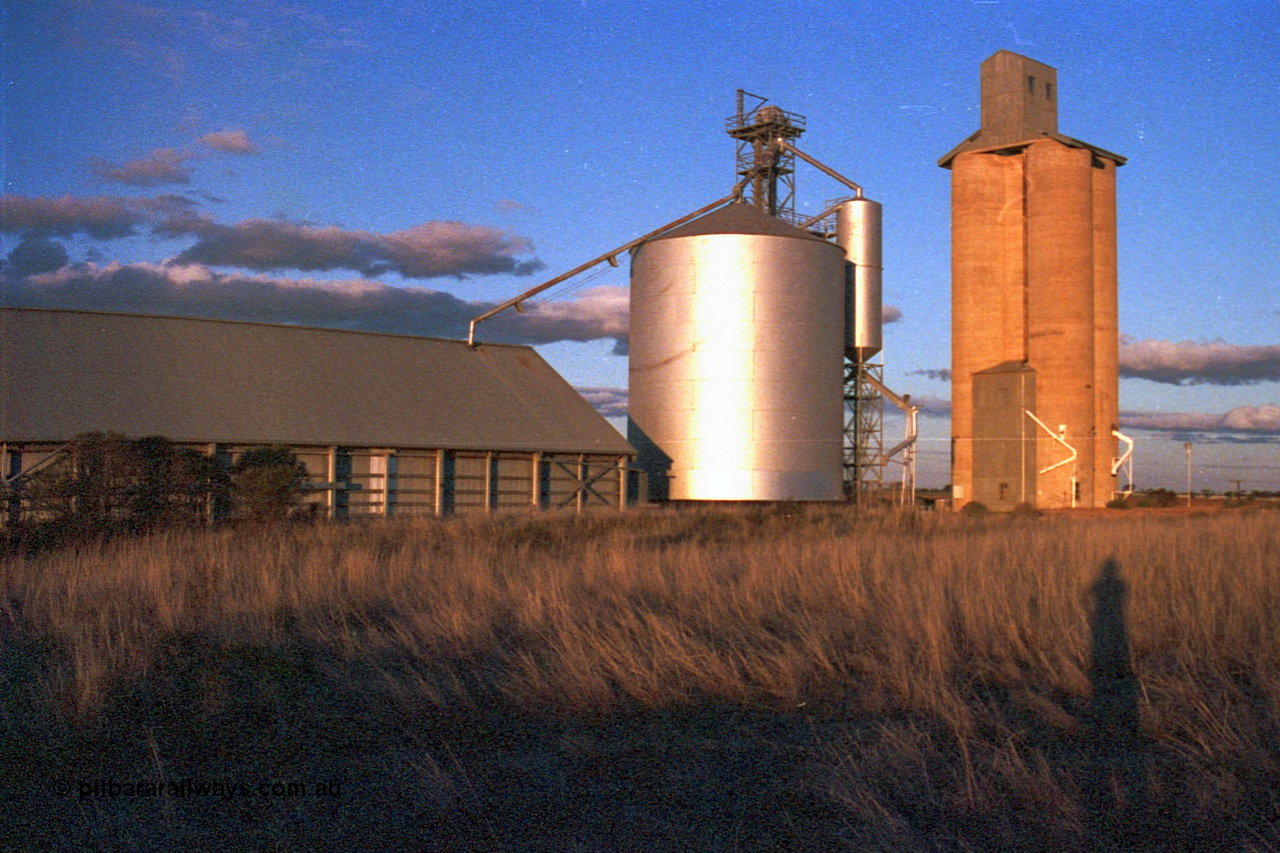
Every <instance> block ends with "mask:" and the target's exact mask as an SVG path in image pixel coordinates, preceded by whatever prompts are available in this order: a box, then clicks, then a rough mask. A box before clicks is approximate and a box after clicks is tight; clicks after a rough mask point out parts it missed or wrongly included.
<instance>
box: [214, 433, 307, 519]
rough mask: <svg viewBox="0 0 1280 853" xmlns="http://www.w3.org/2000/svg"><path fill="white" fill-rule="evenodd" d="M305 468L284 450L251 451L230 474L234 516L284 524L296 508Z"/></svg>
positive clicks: (304, 478)
mask: <svg viewBox="0 0 1280 853" xmlns="http://www.w3.org/2000/svg"><path fill="white" fill-rule="evenodd" d="M306 479H307V468H306V466H305V465H303V464H302V463H301V462H299V461H298V457H297V456H296V455H295V454H294V452H293V451H292V450H290V449H289V448H287V447H254V448H250V449H249V450H246V451H245V452H244V453H243V454H241V456H240V459H239V460H237V462H236V464H235V466H234V467H233V468H232V471H231V482H232V487H233V490H234V500H235V504H236V508H237V514H238V515H240V516H242V517H244V518H248V519H251V520H254V521H283V520H284V519H286V518H288V517H289V515H290V513H292V512H293V510H294V508H296V507H297V505H298V501H299V497H300V496H301V494H302V485H303V483H305V482H306Z"/></svg>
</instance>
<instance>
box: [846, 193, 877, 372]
mask: <svg viewBox="0 0 1280 853" xmlns="http://www.w3.org/2000/svg"><path fill="white" fill-rule="evenodd" d="M880 219H881V216H880V203H879V202H875V201H871V200H870V199H866V198H853V199H849V200H848V201H846V202H843V203H842V204H841V205H840V206H839V207H837V208H836V242H837V243H839V244H840V246H841V247H843V248H844V251H845V259H846V260H847V261H848V262H849V265H848V267H847V268H846V270H847V274H846V276H845V303H844V304H845V343H844V347H845V353H846V354H847V355H848V357H849V360H850V361H853V362H855V363H860V362H865V361H867V360H868V359H870V358H871V357H872V356H874V355H875V354H876V353H878V352H880V350H881V348H882V347H883V341H882V338H881V328H882V326H883V317H882V309H881V295H880V294H881V277H882V274H883V262H882V261H881V248H880Z"/></svg>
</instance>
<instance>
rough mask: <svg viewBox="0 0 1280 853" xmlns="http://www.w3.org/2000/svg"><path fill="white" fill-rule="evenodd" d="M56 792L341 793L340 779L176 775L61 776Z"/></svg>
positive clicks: (83, 795) (92, 795)
mask: <svg viewBox="0 0 1280 853" xmlns="http://www.w3.org/2000/svg"><path fill="white" fill-rule="evenodd" d="M53 792H54V794H56V795H58V796H60V797H66V796H70V795H71V794H76V795H77V797H78V798H79V799H81V800H90V799H100V798H111V797H154V798H161V797H173V798H184V797H213V798H218V799H223V800H231V799H235V798H237V797H257V798H271V797H340V796H342V783H341V782H311V783H307V782H280V781H266V782H258V783H256V784H255V783H251V782H241V781H238V780H234V779H232V780H220V781H209V780H205V779H189V778H188V779H173V780H169V781H163V782H158V781H154V780H141V779H135V780H129V781H123V782H122V781H120V780H118V779H116V778H114V777H108V778H105V779H80V780H76V781H67V780H58V781H55V782H54V783H53Z"/></svg>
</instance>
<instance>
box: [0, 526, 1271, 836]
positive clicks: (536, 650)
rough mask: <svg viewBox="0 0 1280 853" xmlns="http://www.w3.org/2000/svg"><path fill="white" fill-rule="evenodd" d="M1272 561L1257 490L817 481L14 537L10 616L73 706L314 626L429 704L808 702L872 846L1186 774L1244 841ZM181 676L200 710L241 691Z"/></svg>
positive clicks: (661, 706) (1152, 792)
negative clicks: (663, 500) (778, 491)
mask: <svg viewBox="0 0 1280 853" xmlns="http://www.w3.org/2000/svg"><path fill="white" fill-rule="evenodd" d="M1278 555H1280V523H1278V519H1277V517H1276V515H1275V514H1273V513H1256V514H1246V513H1218V514H1214V515H1212V516H1187V515H1184V514H1159V513H1152V514H1148V515H1143V516H1137V517H1134V516H1132V515H1128V514H1126V515H1125V516H1124V517H1115V518H1113V517H1089V518H1077V517H1072V516H1070V515H1054V516H1049V517H1044V518H1012V517H988V518H982V519H968V518H961V517H957V516H944V515H935V516H922V515H915V514H863V515H859V514H856V513H854V512H852V511H849V510H847V509H844V508H827V507H817V506H810V507H791V508H779V507H774V508H754V509H752V508H740V509H708V510H702V511H696V512H695V511H682V512H674V511H659V510H655V511H646V512H637V513H630V514H619V515H612V514H600V515H584V516H577V517H574V516H509V517H495V518H482V519H457V520H447V521H437V520H419V521H387V522H381V523H372V524H351V525H345V526H325V525H321V526H316V527H306V526H296V527H284V528H228V529H223V530H216V531H204V532H169V533H163V534H158V535H155V536H152V537H150V538H147V539H142V540H134V541H116V542H112V543H108V544H103V545H97V546H86V547H82V548H79V549H77V550H74V551H63V552H57V553H47V554H44V555H41V556H38V557H34V558H30V559H24V558H21V557H14V558H10V559H8V560H6V561H5V562H4V563H3V564H2V569H0V570H2V572H3V574H2V575H0V582H2V583H3V588H4V590H5V593H6V595H5V602H6V603H5V605H4V606H5V607H7V609H8V616H9V623H10V626H11V627H10V629H9V630H10V631H11V632H12V633H13V634H14V636H19V637H23V638H27V639H28V640H30V641H31V642H33V643H36V642H38V643H43V644H45V645H44V646H42V648H47V649H49V650H50V651H49V652H48V657H47V668H46V672H45V673H44V674H42V675H41V676H40V677H39V679H38V681H39V685H38V689H37V690H36V694H38V696H39V697H40V698H39V701H40V702H42V703H44V705H43V707H45V708H47V709H48V711H47V713H49V714H52V715H57V718H58V719H60V720H62V721H64V722H65V723H66V724H69V725H85V724H87V723H86V721H91V720H93V719H94V718H95V715H97V714H99V713H100V712H101V709H102V708H103V707H104V706H105V705H107V704H108V703H109V702H110V700H111V697H112V696H114V695H117V694H118V693H119V692H120V691H121V690H126V689H130V687H129V686H130V685H136V684H139V683H147V682H148V680H149V679H151V680H154V679H155V678H158V677H159V675H158V673H161V672H162V671H164V670H165V668H166V667H169V666H171V664H172V661H173V659H174V656H175V655H181V654H184V653H186V651H184V650H190V649H192V648H195V647H199V648H206V649H208V648H213V649H222V650H228V649H231V650H235V649H239V650H243V649H252V648H260V649H264V648H265V649H275V650H278V651H279V650H283V651H282V652H281V653H282V654H285V655H289V654H293V653H294V652H293V651H290V650H305V654H306V655H307V656H308V657H307V659H308V661H311V663H309V664H308V666H314V667H318V668H319V669H320V670H322V672H323V675H324V678H326V679H329V680H330V681H331V682H332V683H342V684H346V685H354V686H355V688H357V689H359V690H362V691H366V692H367V693H370V694H373V695H376V696H380V697H384V699H385V700H386V701H387V702H388V703H390V704H391V705H392V706H394V707H396V708H400V709H402V710H403V711H404V712H405V713H407V714H410V715H429V716H430V717H431V718H438V719H448V718H461V717H474V716H475V715H487V716H490V717H493V716H497V717H502V716H503V715H508V716H520V715H525V716H527V715H531V714H532V715H537V716H538V717H539V718H543V719H548V720H582V719H600V718H610V717H614V716H617V715H619V714H621V715H623V716H627V715H630V716H634V715H636V714H640V715H643V714H646V713H662V714H671V713H680V712H682V711H689V710H691V709H698V708H708V707H732V708H739V709H744V710H747V711H750V712H752V713H765V714H773V715H784V716H787V718H792V717H794V716H795V715H801V716H802V717H803V718H804V719H805V720H808V721H809V722H808V723H807V725H809V726H810V727H811V730H812V732H813V738H812V739H811V740H810V742H809V746H808V747H806V748H807V749H808V750H810V752H809V753H808V754H809V755H810V759H811V760H812V762H813V767H814V768H816V769H815V770H814V771H813V772H814V775H813V777H812V778H813V780H814V781H813V784H814V785H815V786H816V789H817V790H820V791H821V793H822V796H824V797H826V798H827V799H828V800H830V801H831V802H834V803H837V804H839V806H840V808H841V809H844V810H845V811H843V812H842V814H843V815H844V816H843V817H841V818H840V820H842V821H846V822H847V826H848V827H850V828H849V829H848V832H847V834H846V836H845V837H847V838H850V839H852V841H851V842H850V843H851V844H856V845H858V846H867V845H871V846H874V845H876V844H880V843H885V844H889V843H890V841H891V842H892V844H894V845H897V846H898V848H899V849H915V848H917V847H918V848H919V849H933V848H934V847H935V846H936V844H937V839H936V838H934V837H932V836H930V835H929V832H928V831H926V830H925V829H922V828H921V827H922V826H927V825H929V824H930V823H931V822H933V821H943V824H944V825H946V821H952V822H953V823H954V822H955V821H960V824H959V825H967V824H966V823H965V822H966V821H969V822H972V821H977V823H976V824H974V826H983V827H986V829H984V830H982V831H984V832H987V833H995V836H990V835H989V836H988V837H1000V833H1001V832H1005V833H1006V835H1007V837H1008V838H1011V839H1015V840H1016V841H1017V843H1018V844H1020V845H1021V844H1023V842H1025V841H1026V840H1027V839H1028V838H1032V837H1041V836H1035V835H1034V833H1033V834H1032V835H1023V834H1019V833H1022V832H1024V831H1026V832H1030V830H1026V827H1028V826H1033V827H1040V828H1041V829H1043V828H1044V827H1049V830H1046V831H1048V832H1049V834H1048V835H1045V836H1043V837H1041V840H1042V841H1043V839H1044V838H1051V839H1054V840H1053V843H1055V844H1067V845H1068V846H1070V844H1071V843H1072V839H1075V840H1077V841H1078V840H1079V839H1080V838H1084V837H1087V836H1091V834H1092V837H1102V836H1105V834H1106V833H1107V832H1110V831H1112V830H1111V829H1107V826H1105V825H1104V824H1105V820H1104V816H1105V815H1106V814H1113V813H1114V814H1118V813H1123V814H1125V815H1127V816H1128V818H1127V819H1129V818H1131V819H1133V820H1134V821H1136V823H1134V824H1133V825H1135V826H1142V827H1146V829H1144V831H1149V832H1155V830H1153V829H1150V826H1149V825H1148V824H1151V822H1152V821H1155V822H1156V823H1158V821H1156V818H1155V817H1152V816H1153V815H1156V814H1157V813H1159V814H1163V815H1165V818H1166V824H1168V820H1167V818H1168V810H1169V809H1170V808H1173V806H1171V805H1170V804H1171V803H1173V802H1175V801H1176V800H1178V799H1179V798H1181V797H1183V796H1194V797H1198V798H1200V799H1199V805H1197V806H1195V807H1194V808H1191V807H1190V806H1189V807H1188V808H1189V809H1190V811H1186V812H1179V814H1181V815H1182V817H1181V818H1179V820H1176V821H1173V824H1171V825H1172V826H1174V827H1175V828H1176V829H1177V831H1178V832H1180V833H1188V832H1189V833H1191V835H1189V836H1185V837H1192V838H1196V839H1200V841H1203V840H1204V839H1205V838H1212V837H1213V829H1212V827H1213V826H1215V825H1218V824H1217V823H1215V821H1217V822H1220V820H1221V819H1222V816H1223V815H1230V814H1235V813H1239V814H1243V815H1246V816H1245V817H1244V818H1241V820H1244V821H1246V822H1247V823H1248V827H1247V830H1248V831H1247V832H1246V831H1245V829H1241V828H1237V829H1238V830H1239V831H1238V832H1233V834H1232V835H1231V837H1232V838H1233V839H1237V840H1238V839H1239V838H1240V837H1247V838H1248V839H1253V841H1251V842H1250V843H1256V844H1258V845H1261V846H1258V847H1257V848H1256V849H1274V848H1268V847H1267V846H1266V845H1274V844H1276V843H1277V838H1276V836H1275V834H1274V828H1275V825H1274V823H1268V822H1267V820H1266V819H1264V817H1262V816H1261V815H1263V814H1264V813H1267V809H1268V808H1275V806H1274V804H1273V805H1271V806H1268V805H1267V802H1266V798H1267V796H1268V792H1271V794H1273V795H1275V794H1276V792H1280V787H1278V786H1276V781H1277V779H1280V774H1278V773H1277V770H1278V768H1280V728H1278V727H1277V718H1278V709H1280V556H1278ZM1108 562H1111V563H1113V565H1114V566H1115V568H1116V571H1117V574H1118V581H1117V582H1118V584H1119V585H1118V586H1116V587H1114V588H1113V593H1112V594H1114V595H1116V596H1117V601H1119V602H1120V604H1119V606H1120V607H1121V608H1122V611H1123V614H1124V617H1125V621H1124V623H1123V626H1122V631H1123V636H1121V637H1119V638H1112V640H1111V641H1108V642H1112V641H1114V642H1118V643H1122V644H1123V650H1124V651H1125V652H1126V657H1125V660H1124V661H1122V664H1123V666H1122V667H1121V669H1119V670H1117V671H1116V673H1113V675H1114V677H1115V678H1118V679H1122V680H1125V683H1126V684H1128V685H1129V687H1125V688H1123V689H1130V688H1131V694H1129V693H1118V694H1116V695H1117V696H1129V695H1131V696H1132V703H1133V708H1132V711H1133V713H1134V714H1135V715H1136V717H1135V718H1136V721H1137V726H1138V728H1137V729H1135V730H1134V731H1129V732H1124V733H1122V734H1123V735H1124V737H1123V738H1121V739H1119V740H1116V739H1114V738H1112V739H1110V740H1107V739H1105V738H1103V734H1101V733H1104V732H1106V731H1108V730H1109V729H1108V728H1107V726H1108V724H1107V721H1106V720H1105V719H1102V717H1105V716H1106V715H1107V714H1109V713H1111V712H1110V711H1109V710H1107V708H1106V707H1104V706H1102V705H1100V704H1099V702H1100V699H1099V696H1100V695H1101V693H1102V692H1104V690H1109V689H1110V688H1105V687H1103V686H1100V685H1101V684H1102V682H1100V680H1099V679H1100V678H1101V677H1102V676H1100V675H1099V674H1098V671H1097V666H1096V664H1097V661H1096V660H1095V658H1096V657H1097V656H1098V654H1099V651H1098V650H1099V645H1098V644H1099V636H1098V630H1099V624H1098V620H1099V618H1100V617H1099V615H1098V614H1099V611H1098V607H1099V604H1098V597H1099V596H1100V595H1102V594H1103V593H1102V592H1100V591H1099V590H1100V589H1101V587H1099V586H1098V585H1099V583H1100V577H1102V575H1103V570H1104V566H1105V565H1106V564H1108ZM193 644H194V645H193ZM297 654H304V652H303V651H297ZM1107 677H1111V676H1107ZM198 683H199V688H198V691H197V692H198V693H199V696H198V697H197V698H196V703H197V706H198V707H199V708H202V709H206V710H207V709H217V708H220V707H225V706H226V705H227V703H229V702H234V701H236V697H234V696H231V695H228V693H229V692H234V691H235V690H236V689H240V688H237V686H236V682H235V681H234V679H229V678H227V677H213V676H210V677H207V678H204V679H202V680H200V681H199V682H198ZM160 698H161V700H163V698H164V696H163V692H162V693H161V695H160ZM1117 701H1128V700H1123V699H1122V700H1117ZM210 713H213V712H212V711H210ZM1103 747H1105V749H1103V752H1104V753H1106V754H1102V753H1100V752H1099V749H1100V748H1103ZM1119 753H1124V755H1120V756H1119V757H1118V758H1117V755H1118V754H1119ZM1126 756H1128V757H1131V758H1133V759H1134V761H1136V762H1137V764H1139V765H1141V768H1139V769H1138V770H1136V771H1135V770H1134V769H1133V767H1132V766H1130V765H1127V764H1125V761H1126V760H1127V758H1126ZM1122 759H1123V760H1122ZM1116 762H1119V763H1116ZM1143 762H1145V764H1144V763H1143ZM1153 762H1154V763H1153ZM1161 762H1164V763H1163V764H1161ZM1130 764H1132V762H1130ZM1174 766H1176V767H1177V768H1178V769H1177V772H1176V773H1175V772H1173V771H1171V770H1169V768H1170V767H1174ZM1126 768H1127V769H1126ZM1161 768H1163V769H1161ZM1131 771H1133V772H1137V773H1138V775H1139V777H1140V778H1136V777H1135V779H1136V781H1135V780H1134V779H1130V780H1129V781H1127V782H1126V781H1125V780H1126V779H1127V778H1128V777H1127V776H1126V775H1125V774H1126V773H1130V772H1131ZM869 780H871V781H869ZM877 780H878V781H877ZM1126 786H1128V787H1126ZM1097 787H1101V788H1107V789H1108V790H1110V791H1111V792H1112V793H1111V794H1109V795H1107V796H1110V797H1111V799H1110V800H1107V799H1106V797H1103V800H1098V799H1097V797H1098V796H1101V795H1098V794H1097V792H1096V791H1092V790H1091V789H1092V788H1097ZM1126 792H1127V793H1126ZM1126 797H1127V800H1126V799H1125V798H1126ZM1116 798H1119V800H1117V799H1116ZM1104 800H1105V802H1104ZM1120 800H1124V801H1125V803H1127V805H1125V804H1123V803H1122V806H1123V808H1121V806H1117V805H1116V803H1117V802H1119V801H1120ZM1138 801H1141V802H1143V803H1147V805H1145V806H1142V807H1141V808H1142V809H1146V811H1145V812H1143V813H1141V814H1139V813H1136V812H1134V811H1133V809H1134V808H1135V806H1134V803H1135V802H1138ZM1117 808H1120V812H1116V811H1115V810H1116V809H1117ZM1126 809H1128V811H1126ZM1160 809H1164V811H1163V812H1161V811H1160ZM1175 811H1177V810H1176V809H1175ZM1276 816H1278V817H1280V811H1276ZM1148 818H1149V819H1150V820H1148ZM1144 820H1147V823H1144V822H1143V821H1144ZM1099 821H1103V823H1099ZM1151 825H1154V824H1151ZM1001 827H1003V829H1001ZM1010 827H1015V829H1010ZM1017 827H1022V829H1016V828H1017ZM1112 829H1114V830H1115V831H1117V832H1119V831H1121V829H1116V828H1114V827H1112ZM1015 830H1016V831H1015ZM1050 830H1051V831H1050ZM947 831H948V832H951V831H959V830H956V829H955V827H954V826H953V827H952V829H950V830H947ZM1038 831H1039V830H1037V832H1038ZM1010 833H1011V834H1010ZM1099 833H1101V834H1102V835H1099ZM1196 833H1201V834H1200V835H1196ZM1242 833H1243V835H1241V834H1242ZM1267 833H1271V834H1270V835H1268V834H1267ZM962 834H963V833H962ZM1160 837H1164V836H1160ZM1259 839H1260V840H1259ZM1045 843H1048V842H1045ZM1233 843H1234V842H1233ZM1033 846H1034V845H1033Z"/></svg>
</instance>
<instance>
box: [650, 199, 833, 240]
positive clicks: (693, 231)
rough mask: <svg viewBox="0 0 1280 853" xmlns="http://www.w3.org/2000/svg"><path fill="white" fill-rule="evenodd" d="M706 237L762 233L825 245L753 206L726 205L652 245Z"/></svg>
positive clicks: (671, 232)
mask: <svg viewBox="0 0 1280 853" xmlns="http://www.w3.org/2000/svg"><path fill="white" fill-rule="evenodd" d="M705 234H759V235H762V236H768V237H798V238H800V239H802V240H817V241H818V242H819V243H825V242H826V241H825V240H823V239H822V238H821V237H817V236H815V235H813V234H810V233H809V232H807V231H802V230H801V229H799V228H796V227H795V226H794V225H791V224H790V223H788V222H785V221H783V220H781V219H779V218H777V217H776V216H770V215H769V214H767V213H765V212H764V211H763V210H761V209H760V208H758V207H755V206H754V205H750V204H726V205H725V206H724V207H721V208H718V209H716V210H713V211H711V212H710V213H708V214H707V215H706V216H700V217H698V218H697V219H695V220H693V221H692V222H688V223H686V224H684V225H681V226H680V227H679V228H674V229H672V230H670V231H668V232H667V233H666V234H663V235H662V236H660V237H655V238H654V239H653V240H650V241H649V242H651V243H652V242H655V241H657V240H669V239H671V238H673V237H700V236H703V235H705Z"/></svg>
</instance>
